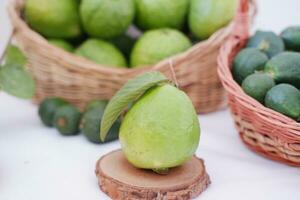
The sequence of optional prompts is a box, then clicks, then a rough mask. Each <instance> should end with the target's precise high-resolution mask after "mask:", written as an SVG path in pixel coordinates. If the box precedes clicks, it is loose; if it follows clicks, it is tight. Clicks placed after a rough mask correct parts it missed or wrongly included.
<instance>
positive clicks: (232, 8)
mask: <svg viewBox="0 0 300 200" xmlns="http://www.w3.org/2000/svg"><path fill="white" fill-rule="evenodd" d="M237 5H238V1H237V0H226V1H220V0H191V5H190V11H189V17H188V23H189V27H190V30H191V31H192V33H193V34H194V35H195V36H196V37H197V38H198V39H201V40H204V39H207V38H209V37H210V36H211V35H212V34H213V33H215V32H216V31H217V30H219V29H220V28H221V27H223V26H225V25H227V24H228V23H229V22H230V21H231V20H232V19H233V17H234V15H235V12H236V9H237Z"/></svg>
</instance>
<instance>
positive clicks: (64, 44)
mask: <svg viewBox="0 0 300 200" xmlns="http://www.w3.org/2000/svg"><path fill="white" fill-rule="evenodd" d="M48 41H49V43H50V44H53V45H54V46H56V47H59V48H62V49H64V50H66V51H68V52H73V51H74V47H73V46H72V45H71V44H70V43H69V42H67V41H65V40H62V39H49V40H48Z"/></svg>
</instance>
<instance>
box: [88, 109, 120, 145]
mask: <svg viewBox="0 0 300 200" xmlns="http://www.w3.org/2000/svg"><path fill="white" fill-rule="evenodd" d="M104 109H105V107H103V106H102V105H101V104H98V105H94V106H93V107H92V108H90V109H89V110H87V111H86V112H85V113H84V115H83V117H82V132H83V134H84V135H85V136H86V138H87V139H88V140H89V141H91V142H93V143H97V144H99V143H103V142H101V140H100V135H99V133H100V124H101V120H102V116H103V113H104ZM119 128H120V121H117V122H115V123H114V125H113V126H112V127H111V129H110V130H109V132H108V134H107V137H106V139H105V143H106V142H110V141H113V140H116V139H118V138H119Z"/></svg>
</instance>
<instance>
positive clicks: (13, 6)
mask: <svg viewBox="0 0 300 200" xmlns="http://www.w3.org/2000/svg"><path fill="white" fill-rule="evenodd" d="M241 1H242V0H241ZM23 3H24V0H11V1H10V3H9V4H8V13H9V16H10V20H11V22H12V27H13V29H14V30H15V29H16V28H17V27H18V28H20V29H21V30H24V31H22V32H23V33H22V34H27V35H28V36H29V37H30V38H31V41H32V42H35V43H39V45H40V46H41V47H43V48H45V49H52V50H53V51H51V52H52V53H53V55H54V56H55V57H56V58H58V59H62V60H64V61H66V62H68V63H69V64H71V65H73V64H76V65H77V66H76V67H82V68H83V69H86V68H88V69H89V70H92V71H94V72H102V73H117V74H124V73H133V74H136V73H139V72H144V71H153V70H159V69H161V68H162V67H163V66H165V65H166V63H169V62H170V60H171V61H172V62H173V63H176V62H177V61H178V62H180V60H182V59H184V58H186V57H187V55H189V54H193V53H195V52H197V50H199V49H204V50H202V51H211V49H215V47H217V44H220V43H221V42H222V41H224V39H225V38H227V37H229V36H230V35H231V32H232V30H233V29H234V24H235V21H236V18H233V19H232V21H231V22H230V23H228V24H227V25H226V26H224V27H222V28H220V29H219V30H218V31H216V32H215V33H214V34H212V35H211V36H210V37H209V38H208V39H206V40H202V41H199V42H197V43H196V44H193V46H192V47H191V48H189V49H187V50H186V51H184V52H181V53H179V54H176V55H173V56H171V57H168V58H166V59H163V60H161V61H160V62H158V63H156V64H155V65H150V66H141V67H137V68H130V67H126V68H117V67H107V66H105V65H100V64H97V63H95V62H93V61H90V60H88V59H86V58H83V57H80V56H76V55H74V54H73V53H70V52H67V51H64V50H63V49H61V48H59V47H56V46H54V45H52V44H50V43H49V42H48V41H47V39H46V38H45V37H43V36H42V35H41V34H39V33H38V32H36V31H34V30H33V29H31V28H30V27H29V25H28V24H27V23H26V21H25V20H24V19H23V18H22V17H21V15H20V11H18V7H20V9H21V8H22V9H23V5H22V4H23ZM237 12H238V11H237ZM13 32H15V31H13ZM205 46H210V48H204V47H205ZM208 53H209V52H208ZM78 63H79V64H78Z"/></svg>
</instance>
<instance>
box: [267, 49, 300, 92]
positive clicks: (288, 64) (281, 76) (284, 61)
mask: <svg viewBox="0 0 300 200" xmlns="http://www.w3.org/2000/svg"><path fill="white" fill-rule="evenodd" d="M265 71H266V72H267V73H270V74H271V75H272V76H273V78H274V80H275V82H276V83H289V84H291V85H294V86H295V87H298V88H300V53H296V52H283V53H280V54H278V55H277V56H274V57H273V58H272V59H271V60H270V61H269V62H267V64H266V66H265Z"/></svg>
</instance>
